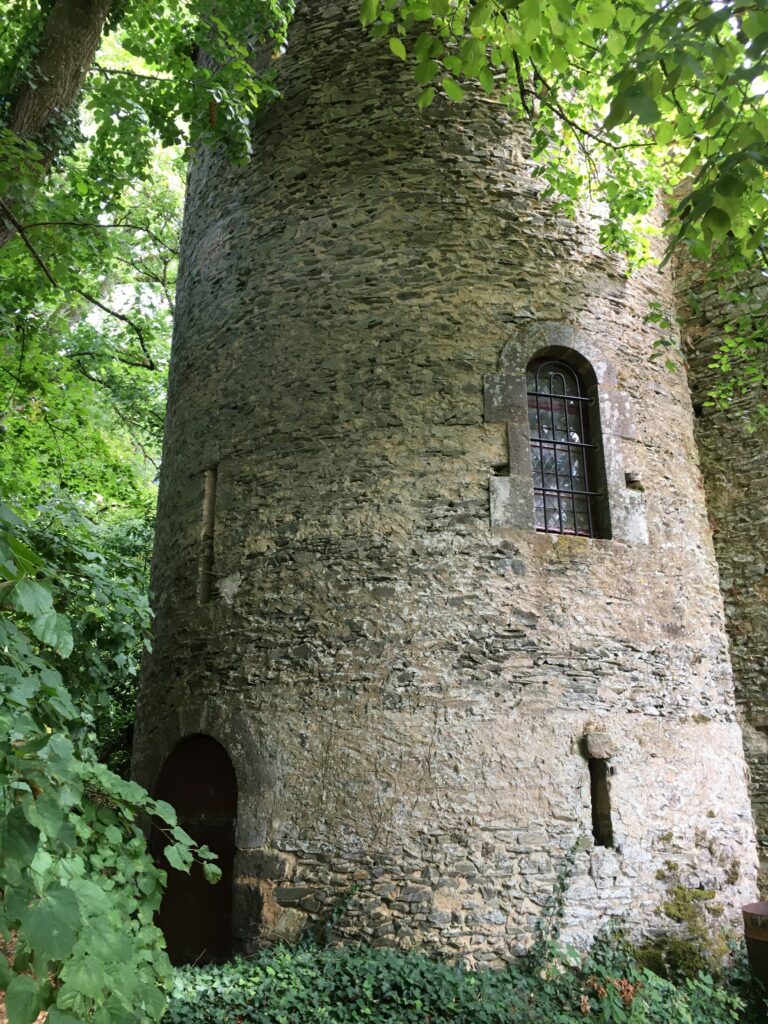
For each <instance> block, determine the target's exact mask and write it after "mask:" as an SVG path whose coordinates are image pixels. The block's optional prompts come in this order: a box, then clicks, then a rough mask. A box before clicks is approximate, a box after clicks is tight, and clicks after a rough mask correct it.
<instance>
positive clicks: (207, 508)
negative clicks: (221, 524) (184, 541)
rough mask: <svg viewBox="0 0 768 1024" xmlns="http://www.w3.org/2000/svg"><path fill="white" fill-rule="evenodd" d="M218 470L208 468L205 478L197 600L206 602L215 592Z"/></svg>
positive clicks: (200, 602)
mask: <svg viewBox="0 0 768 1024" xmlns="http://www.w3.org/2000/svg"><path fill="white" fill-rule="evenodd" d="M216 477H217V470H216V467H215V466H214V467H213V468H212V469H206V471H205V477H204V480H203V521H202V525H201V528H200V555H199V558H198V562H197V600H198V603H199V604H206V603H207V602H208V601H210V600H211V596H212V594H213V554H214V547H213V535H214V530H215V528H216Z"/></svg>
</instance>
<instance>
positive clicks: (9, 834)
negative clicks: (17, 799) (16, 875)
mask: <svg viewBox="0 0 768 1024" xmlns="http://www.w3.org/2000/svg"><path fill="white" fill-rule="evenodd" d="M39 841H40V832H39V831H38V830H37V829H36V828H35V827H34V826H33V825H30V823H29V822H28V821H27V819H26V818H25V817H24V811H23V810H22V809H21V807H14V808H12V809H11V811H10V813H9V814H8V815H7V816H6V819H5V823H4V828H3V833H2V848H3V857H5V858H8V859H12V860H15V861H19V862H21V863H22V864H29V863H30V861H31V860H32V858H33V857H34V855H35V851H36V850H37V844H38V842H39Z"/></svg>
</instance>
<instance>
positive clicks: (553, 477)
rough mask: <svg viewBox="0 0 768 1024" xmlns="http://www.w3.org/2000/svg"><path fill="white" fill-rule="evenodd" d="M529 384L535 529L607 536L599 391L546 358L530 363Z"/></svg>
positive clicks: (527, 372)
mask: <svg viewBox="0 0 768 1024" xmlns="http://www.w3.org/2000/svg"><path fill="white" fill-rule="evenodd" d="M526 384H527V391H528V426H529V430H530V437H531V463H532V466H533V501H534V521H535V525H536V529H537V530H539V531H541V532H542V533H568V534H578V535H580V536H584V537H605V536H607V535H608V534H607V532H606V530H605V527H604V523H605V520H606V514H605V511H606V510H605V508H604V505H605V502H604V499H603V495H604V480H603V477H604V473H603V472H602V459H601V458H600V457H599V451H598V442H599V426H598V420H597V411H596V409H595V408H594V406H595V395H594V389H591V388H590V389H588V388H587V387H585V383H584V380H583V378H582V376H581V375H580V374H579V373H578V372H577V371H576V370H575V369H574V367H573V366H570V365H569V364H568V363H565V362H562V361H561V360H559V359H554V358H551V357H550V356H546V355H545V356H541V357H539V358H536V359H533V360H532V361H531V362H530V363H529V364H528V369H527V371H526ZM590 391H592V393H591V394H590Z"/></svg>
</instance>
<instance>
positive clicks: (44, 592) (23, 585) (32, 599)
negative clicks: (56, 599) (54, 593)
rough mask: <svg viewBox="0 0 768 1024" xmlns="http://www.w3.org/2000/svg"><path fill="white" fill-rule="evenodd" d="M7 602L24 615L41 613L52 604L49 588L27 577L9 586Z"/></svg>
mask: <svg viewBox="0 0 768 1024" xmlns="http://www.w3.org/2000/svg"><path fill="white" fill-rule="evenodd" d="M8 602H9V604H10V605H11V606H12V607H13V608H15V609H16V610H17V611H20V612H24V613H25V614H26V615H43V614H44V613H45V612H47V611H48V610H49V609H50V608H51V607H52V606H53V599H52V597H51V592H50V590H48V589H47V588H46V587H44V586H43V585H42V584H41V583H36V582H35V580H30V579H27V578H24V579H21V580H19V581H18V583H16V584H15V585H14V586H13V587H12V588H11V590H10V593H9V595H8Z"/></svg>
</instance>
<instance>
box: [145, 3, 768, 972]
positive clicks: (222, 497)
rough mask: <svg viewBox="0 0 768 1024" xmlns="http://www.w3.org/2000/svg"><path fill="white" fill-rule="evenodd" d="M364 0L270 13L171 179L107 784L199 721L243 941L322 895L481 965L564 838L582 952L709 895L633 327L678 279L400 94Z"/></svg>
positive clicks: (706, 592)
mask: <svg viewBox="0 0 768 1024" xmlns="http://www.w3.org/2000/svg"><path fill="white" fill-rule="evenodd" d="M357 6H358V5H357V3H356V2H354V0H343V2H342V0H324V2H323V3H320V2H319V0H305V2H303V3H302V4H301V5H300V10H299V13H298V16H297V18H296V21H295V23H294V25H293V27H292V29H291V36H290V41H289V45H288V47H287V50H286V52H285V54H284V55H283V56H282V57H281V58H280V65H279V68H280V70H279V74H280V87H281V89H282V92H283V98H282V100H281V101H280V102H278V103H276V104H274V105H273V106H272V107H271V108H270V109H269V110H267V111H266V112H264V113H263V114H262V115H261V116H260V118H259V120H258V123H257V124H256V125H255V127H254V152H255V156H254V158H253V160H252V162H251V163H250V164H249V166H247V167H245V168H238V169H230V168H228V167H227V166H226V164H225V162H224V160H223V158H221V157H220V156H215V157H212V156H210V155H209V156H207V157H205V158H204V159H202V160H201V161H200V162H199V163H198V165H197V166H196V168H195V169H194V171H193V173H192V175H191V178H190V187H189V195H188V201H187V211H186V220H185V232H184V246H183V257H182V265H181V271H180V283H179V294H178V309H177V322H176V333H175V341H174V351H173V361H172V370H171V384H170V401H169V411H168V423H167V440H166V451H165V456H164V462H163V475H162V481H161V489H160V504H159V519H158V533H157V545H156V553H155V568H154V591H155V607H156V615H157V619H156V639H155V650H154V654H153V656H152V659H151V661H150V663H149V665H148V667H147V671H146V673H145V676H144V679H143V684H142V693H141V701H140V709H139V722H138V726H137V739H136V748H135V766H136V771H137V775H138V777H139V778H140V779H141V781H143V782H144V783H145V784H147V785H149V786H150V787H154V786H155V785H156V784H157V782H156V780H157V779H158V776H159V774H160V772H161V768H162V771H163V780H164V781H163V787H164V788H163V793H164V795H166V796H168V797H170V798H172V797H173V792H172V790H171V789H169V788H168V787H169V786H171V782H169V781H168V780H172V779H173V778H174V777H176V776H178V777H183V778H182V781H184V780H186V781H184V785H185V786H186V789H185V790H184V792H185V794H186V795H185V797H184V799H185V800H186V799H187V798H188V795H189V790H190V787H189V785H188V781H189V773H190V772H191V771H192V769H191V768H190V765H195V764H197V765H198V768H197V771H198V772H199V776H200V784H201V786H204V785H207V784H208V779H209V776H210V775H211V773H212V771H213V769H211V770H210V771H209V768H208V762H207V760H206V756H203V755H202V754H201V755H199V756H195V755H194V751H192V748H191V747H190V746H189V743H191V742H193V739H192V738H194V737H206V738H207V739H206V740H205V741H202V740H200V741H194V742H195V743H198V746H197V747H195V750H197V749H198V747H199V749H200V750H204V749H207V747H210V748H211V749H214V748H215V749H217V750H218V748H219V747H221V748H223V749H224V751H225V752H226V754H227V756H228V757H229V759H230V760H231V762H232V764H233V766H234V774H235V776H236V792H237V798H236V802H237V814H236V823H233V822H230V824H229V825H226V823H225V825H226V827H230V826H231V827H232V828H234V829H235V844H234V846H235V852H234V865H233V882H232V886H233V888H232V889H231V895H232V905H231V913H232V932H233V935H234V942H235V945H236V946H238V947H240V948H245V949H248V948H251V947H253V946H254V945H255V944H256V943H257V942H258V941H261V940H268V939H269V938H273V937H276V936H285V935H289V934H291V933H292V932H296V931H297V930H298V929H299V928H300V927H301V926H303V925H306V924H308V923H310V924H311V922H312V921H316V920H320V919H322V918H323V916H324V915H327V914H328V913H329V912H330V911H331V910H332V908H333V907H334V905H337V904H338V901H339V900H340V899H345V898H347V897H349V899H348V901H347V903H346V908H345V910H344V912H343V914H342V915H341V917H340V920H339V927H340V929H341V930H342V932H344V933H345V934H348V935H350V936H356V937H362V938H365V939H370V940H371V941H375V942H392V943H396V944H398V945H401V946H406V947H407V946H409V945H419V946H421V947H426V948H438V949H441V950H442V951H444V952H448V953H456V952H460V953H471V954H472V955H473V956H474V957H475V958H476V959H477V960H478V961H484V962H488V963H497V962H499V961H503V960H505V959H507V958H509V957H510V956H512V955H514V954H515V953H517V952H519V951H521V950H522V949H524V948H525V947H526V945H527V944H528V943H529V942H530V939H531V936H532V930H533V926H534V923H535V921H536V919H537V917H538V916H539V914H540V912H541V908H542V906H543V905H544V904H545V902H546V900H547V898H548V896H549V894H550V893H551V892H552V889H553V886H554V882H555V879H556V876H557V875H558V872H559V871H561V869H562V865H563V863H564V858H566V856H567V854H568V852H569V851H572V850H573V851H574V854H575V862H574V868H573V875H572V877H571V879H570V883H569V887H568V893H567V900H566V904H567V906H566V913H567V923H568V927H569V929H570V933H571V934H572V935H573V936H574V937H576V938H587V937H589V936H590V935H592V934H594V933H595V931H596V930H597V929H598V928H599V927H601V926H602V925H604V924H606V923H607V921H608V919H609V918H610V917H612V916H614V915H624V916H626V917H627V918H629V920H630V921H631V922H632V924H633V927H634V928H635V930H636V931H642V930H643V929H645V928H648V927H652V926H659V925H662V924H663V923H664V919H663V914H662V911H661V909H660V906H661V904H662V902H663V901H664V900H665V899H666V898H667V896H668V890H669V887H670V886H672V885H682V886H685V887H690V888H694V889H698V890H702V889H703V890H712V892H709V891H708V892H706V893H705V894H703V897H704V898H702V900H701V902H702V904H704V905H706V906H708V907H711V908H712V909H713V912H714V913H715V914H716V913H718V912H721V911H719V908H723V909H724V910H725V912H726V916H727V915H731V914H733V913H734V912H735V910H736V908H737V907H738V906H739V904H741V903H745V902H747V901H748V900H749V899H751V898H753V897H754V879H755V869H756V865H755V852H754V833H753V826H752V820H751V815H750V808H749V801H748V795H747V785H746V773H745V765H744V755H743V752H742V743H741V734H740V730H739V726H738V724H737V722H736V719H735V708H734V696H733V686H732V677H731V672H730V667H729V657H728V647H727V640H726V634H725V629H724V622H723V609H722V601H721V597H720V591H719V588H718V574H717V566H716V563H715V558H714V553H713V548H712V542H711V538H710V532H709V527H708V523H707V510H706V507H705V503H704V496H703V490H702V485H701V478H700V474H699V470H698V465H697V455H696V449H695V445H694V438H693V414H692V411H691V402H690V395H689V393H688V391H687V387H686V384H685V380H684V378H683V377H682V375H680V374H678V375H673V374H670V373H668V372H667V371H665V370H664V369H663V368H660V367H659V366H657V365H655V364H653V363H651V362H649V358H648V357H649V354H650V352H651V351H652V342H653V340H654V338H655V333H654V330H653V329H652V328H651V327H649V326H647V325H646V324H645V323H644V319H645V316H646V313H647V312H648V308H649V303H650V302H651V301H653V300H657V301H660V302H661V303H662V304H663V305H664V306H665V307H666V308H669V307H670V306H671V303H672V289H671V283H670V281H669V280H668V279H667V278H666V277H665V276H663V275H660V274H658V273H657V272H656V271H653V270H646V271H643V272H641V273H638V274H636V275H635V276H633V277H631V278H629V277H627V276H626V274H625V272H624V270H623V267H622V264H621V262H620V261H619V260H618V259H616V258H614V257H611V256H607V255H605V254H604V253H603V252H602V251H601V250H600V248H599V246H598V244H597V242H596V236H595V234H594V232H593V229H592V226H591V225H590V222H589V221H588V220H587V219H586V218H585V219H583V221H581V222H579V223H572V222H569V221H566V220H564V219H562V218H561V217H559V216H557V215H556V214H555V213H554V212H553V211H552V209H551V208H550V206H549V205H548V204H547V203H546V202H545V201H543V200H542V199H541V197H540V192H541V186H540V185H539V184H538V183H537V181H536V179H535V178H532V176H531V163H530V161H529V159H528V157H527V155H526V142H525V132H524V131H523V130H521V128H520V127H519V126H516V125H515V124H514V123H513V122H511V121H510V120H509V118H508V117H507V116H506V115H505V112H504V109H503V107H502V106H500V105H499V104H498V103H496V102H494V101H493V100H492V99H488V98H487V97H484V96H472V97H471V98H470V99H468V101H467V102H465V103H463V104H460V105H451V104H448V103H445V102H442V101H440V100H439V99H438V100H436V101H435V103H434V104H433V105H432V107H430V108H429V110H428V111H427V112H426V113H425V114H424V115H421V114H419V113H418V111H417V109H416V105H415V96H414V89H413V86H412V84H411V79H410V72H409V71H408V70H407V69H406V68H404V66H403V65H402V64H401V63H400V62H398V61H397V60H395V59H394V58H392V56H391V55H390V54H389V53H388V51H387V49H386V47H383V46H381V44H380V43H377V42H375V41H371V40H370V39H369V38H368V37H367V36H365V35H364V34H363V33H362V31H361V29H360V27H359V24H358V22H357V19H356V14H357ZM185 744H186V745H185ZM211 744H212V746H211ZM206 745H207V746H206ZM212 756H213V755H212ZM177 758H178V759H180V760H178V761H176V760H174V759H177ZM213 760H214V761H216V763H217V764H219V761H220V756H219V754H216V755H215V757H213ZM169 763H171V767H170V768H169ZM174 765H178V766H179V767H178V769H176V775H175V776H174V771H173V770H172V768H173V766H174ZM216 771H219V769H218V768H217V769H216ZM225 775H226V773H225V772H223V769H222V771H221V773H220V774H219V775H218V776H217V778H218V779H219V782H217V785H224V783H221V781H220V780H221V779H224V778H225ZM225 781H226V780H225ZM174 784H175V783H174ZM178 784H179V785H180V786H181V785H182V782H179V783H178ZM211 785H213V783H211ZM226 785H229V789H227V792H228V793H234V788H233V787H234V783H233V784H231V785H230V784H229V783H226ZM192 788H193V789H194V787H192ZM225 788H226V787H225ZM206 792H208V791H207V790H206ZM211 792H213V790H212V789H211ZM227 799H229V797H228V798H227ZM233 799H234V797H233ZM209 804H210V800H209ZM206 806H208V804H206ZM203 810H204V809H203ZM203 810H201V812H200V814H201V817H205V814H204V813H203ZM188 817H189V820H190V822H191V826H193V827H197V824H199V822H197V821H196V819H195V814H194V809H193V810H191V811H189V812H188ZM227 820H228V821H229V819H227ZM225 825H222V824H221V822H219V823H218V824H216V827H217V828H224V827H225ZM671 863H674V865H676V867H674V868H670V864H671ZM228 892H229V890H228ZM225 897H226V899H228V898H229V897H228V895H227V894H224V896H222V899H223V900H225ZM229 913H230V906H229V904H228V903H226V900H225V904H223V905H222V914H224V915H228V914H229ZM667 923H669V922H667ZM200 941H201V942H202V941H204V939H201V940H200ZM179 955H180V956H181V954H179Z"/></svg>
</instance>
